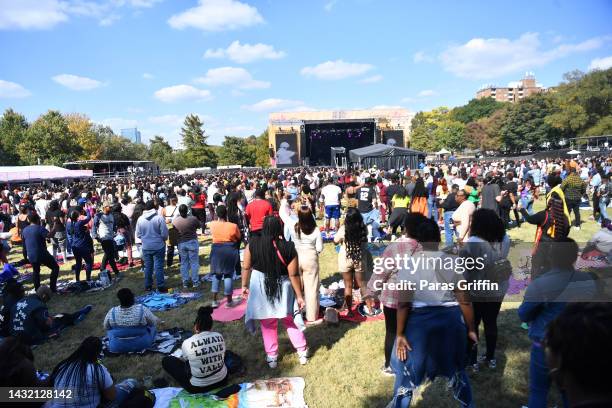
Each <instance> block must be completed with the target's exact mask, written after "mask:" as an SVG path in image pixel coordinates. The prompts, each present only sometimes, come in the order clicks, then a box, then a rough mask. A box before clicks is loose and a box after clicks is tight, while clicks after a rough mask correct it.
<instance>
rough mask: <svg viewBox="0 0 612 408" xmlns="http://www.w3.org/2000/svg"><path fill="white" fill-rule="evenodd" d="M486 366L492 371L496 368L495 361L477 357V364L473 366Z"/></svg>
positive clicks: (485, 357)
mask: <svg viewBox="0 0 612 408" xmlns="http://www.w3.org/2000/svg"><path fill="white" fill-rule="evenodd" d="M480 364H486V365H487V367H489V368H490V369H494V368H496V367H497V360H495V359H494V358H492V359H491V360H487V356H484V355H483V356H480V357H478V363H477V364H475V365H480Z"/></svg>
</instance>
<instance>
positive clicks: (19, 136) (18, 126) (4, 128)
mask: <svg viewBox="0 0 612 408" xmlns="http://www.w3.org/2000/svg"><path fill="white" fill-rule="evenodd" d="M28 126H29V125H28V121H27V120H26V118H25V116H23V115H22V114H21V113H17V112H15V111H14V110H12V109H10V108H9V109H7V110H5V111H4V114H3V115H2V118H0V163H1V164H3V165H17V164H20V162H21V159H20V157H19V154H18V153H17V146H18V145H19V143H21V142H22V141H23V140H24V138H25V134H26V132H27V130H28Z"/></svg>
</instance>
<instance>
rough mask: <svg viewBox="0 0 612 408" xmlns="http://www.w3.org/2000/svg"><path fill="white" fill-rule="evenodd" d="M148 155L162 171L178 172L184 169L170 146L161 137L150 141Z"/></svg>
mask: <svg viewBox="0 0 612 408" xmlns="http://www.w3.org/2000/svg"><path fill="white" fill-rule="evenodd" d="M149 155H150V158H151V160H153V161H154V162H156V163H157V164H158V165H159V166H160V167H161V168H162V169H169V170H179V169H181V168H184V167H183V166H182V165H181V163H180V160H179V155H178V154H177V152H175V151H174V150H173V149H172V146H170V144H169V143H168V142H167V141H166V140H165V139H164V138H163V137H162V136H154V137H153V139H151V141H150V146H149Z"/></svg>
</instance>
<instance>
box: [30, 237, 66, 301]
mask: <svg viewBox="0 0 612 408" xmlns="http://www.w3.org/2000/svg"><path fill="white" fill-rule="evenodd" d="M24 245H25V244H24ZM41 265H44V266H46V267H47V268H49V269H51V276H50V278H49V286H50V287H51V290H52V291H53V292H55V291H56V289H57V276H58V275H59V265H58V264H57V261H56V260H55V258H54V257H53V256H51V254H50V253H49V252H48V251H46V250H45V251H43V253H42V254H41V255H40V258H39V259H38V261H37V262H34V261H32V280H33V281H34V289H38V288H39V287H40V266H41Z"/></svg>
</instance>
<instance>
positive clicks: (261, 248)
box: [249, 215, 289, 303]
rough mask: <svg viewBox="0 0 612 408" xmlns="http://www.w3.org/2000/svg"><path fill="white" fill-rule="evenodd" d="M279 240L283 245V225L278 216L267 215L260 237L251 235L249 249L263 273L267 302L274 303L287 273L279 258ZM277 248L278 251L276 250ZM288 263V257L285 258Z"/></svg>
mask: <svg viewBox="0 0 612 408" xmlns="http://www.w3.org/2000/svg"><path fill="white" fill-rule="evenodd" d="M281 242H282V245H283V246H284V244H285V242H284V238H283V227H282V225H281V221H280V219H279V218H278V217H275V216H273V215H268V216H267V217H266V218H264V222H263V228H262V230H261V236H260V237H253V238H252V239H251V241H250V242H249V249H250V251H251V256H252V257H253V258H255V257H256V258H258V259H259V260H260V262H258V264H259V265H260V269H263V270H260V272H262V273H263V274H264V286H265V290H266V297H267V299H268V301H269V302H271V303H275V302H277V301H279V300H280V298H281V295H282V283H283V277H284V276H286V275H287V267H286V266H285V265H283V262H282V261H281V260H280V257H279V254H281V255H282V253H281V252H280V248H281ZM277 248H278V251H277ZM283 256H284V255H283ZM285 262H286V263H287V264H288V263H289V259H285Z"/></svg>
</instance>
